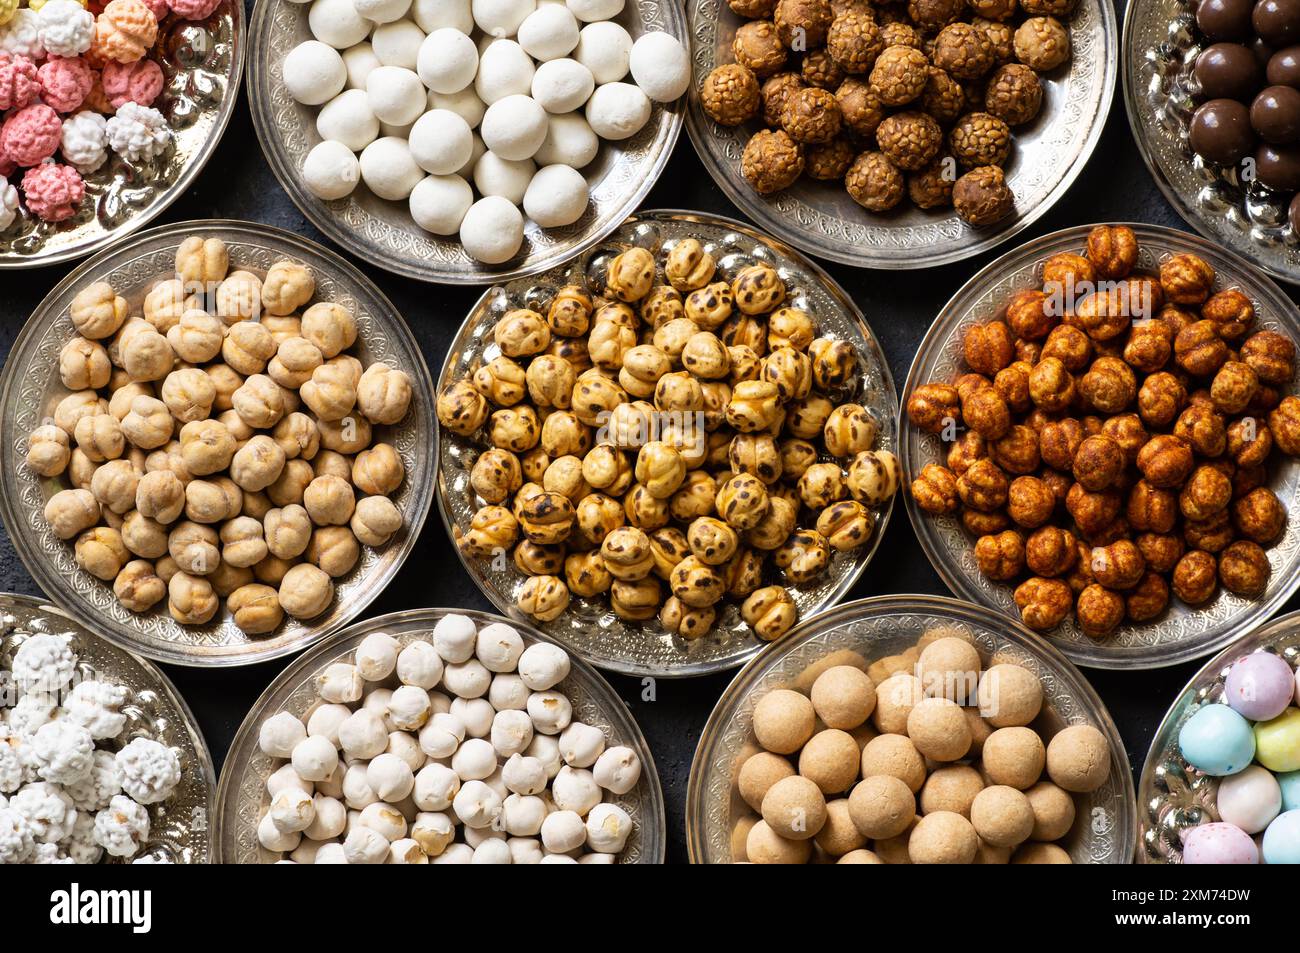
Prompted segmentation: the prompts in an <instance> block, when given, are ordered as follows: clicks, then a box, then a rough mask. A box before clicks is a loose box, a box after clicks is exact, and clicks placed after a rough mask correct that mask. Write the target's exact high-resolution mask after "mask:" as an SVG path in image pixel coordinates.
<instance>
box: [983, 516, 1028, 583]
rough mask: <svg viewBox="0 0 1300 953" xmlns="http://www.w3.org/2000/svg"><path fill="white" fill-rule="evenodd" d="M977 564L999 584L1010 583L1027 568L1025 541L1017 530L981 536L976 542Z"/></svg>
mask: <svg viewBox="0 0 1300 953" xmlns="http://www.w3.org/2000/svg"><path fill="white" fill-rule="evenodd" d="M975 563H976V565H977V566H979V569H980V572H982V573H983V574H984V575H986V576H988V577H989V578H990V579H993V580H995V581H997V582H1010V581H1011V580H1012V579H1014V578H1016V576H1018V575H1020V573H1021V572H1022V571H1023V570H1024V568H1025V541H1024V538H1023V537H1021V535H1020V534H1019V533H1017V532H1016V531H1015V530H1010V529H1009V530H1004V531H1003V532H1001V533H998V534H997V535H996V536H981V537H980V538H979V539H978V540H976V542H975Z"/></svg>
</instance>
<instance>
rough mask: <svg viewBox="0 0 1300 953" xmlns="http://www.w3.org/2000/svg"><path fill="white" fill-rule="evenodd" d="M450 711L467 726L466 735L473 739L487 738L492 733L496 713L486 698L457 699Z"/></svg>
mask: <svg viewBox="0 0 1300 953" xmlns="http://www.w3.org/2000/svg"><path fill="white" fill-rule="evenodd" d="M450 711H451V713H452V714H453V715H455V716H456V717H457V718H459V719H460V720H461V722H462V723H463V724H464V725H465V733H466V734H467V735H469V736H470V737H471V738H486V737H487V736H488V733H489V732H491V731H492V719H493V718H495V717H496V712H495V711H494V710H493V708H492V704H491V702H489V701H488V700H487V699H486V698H457V699H455V700H453V701H452V703H451V709H450Z"/></svg>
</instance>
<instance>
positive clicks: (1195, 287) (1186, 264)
mask: <svg viewBox="0 0 1300 953" xmlns="http://www.w3.org/2000/svg"><path fill="white" fill-rule="evenodd" d="M1213 286H1214V269H1213V268H1212V267H1210V264H1209V262H1207V261H1206V260H1205V259H1203V258H1201V257H1200V256H1199V255H1192V254H1187V253H1184V254H1179V255H1174V256H1173V257H1171V258H1169V259H1167V260H1165V261H1163V262H1161V263H1160V287H1161V288H1162V289H1163V290H1164V293H1165V295H1166V296H1168V298H1169V300H1170V301H1172V302H1173V303H1174V304H1178V305H1185V306H1186V305H1199V304H1201V303H1202V302H1204V301H1205V300H1206V299H1207V298H1209V296H1210V289H1211V288H1212V287H1213Z"/></svg>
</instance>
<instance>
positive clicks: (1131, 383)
mask: <svg viewBox="0 0 1300 953" xmlns="http://www.w3.org/2000/svg"><path fill="white" fill-rule="evenodd" d="M1079 393H1080V394H1082V395H1083V397H1084V399H1085V400H1087V401H1088V402H1089V403H1090V404H1091V405H1092V406H1093V407H1094V408H1095V409H1096V410H1097V411H1099V412H1100V413H1103V414H1118V413H1120V412H1121V411H1123V410H1124V409H1125V408H1127V407H1128V406H1129V404H1131V403H1133V400H1134V398H1135V397H1136V396H1137V378H1136V377H1134V375H1133V371H1132V370H1131V369H1130V368H1129V366H1128V365H1127V364H1125V363H1124V362H1123V361H1121V360H1120V359H1119V358H1115V357H1099V358H1097V360H1095V361H1093V362H1092V366H1091V367H1090V368H1088V372H1087V373H1086V374H1084V375H1083V377H1081V378H1080V379H1079Z"/></svg>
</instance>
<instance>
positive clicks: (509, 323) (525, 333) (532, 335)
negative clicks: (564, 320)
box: [492, 308, 551, 357]
mask: <svg viewBox="0 0 1300 953" xmlns="http://www.w3.org/2000/svg"><path fill="white" fill-rule="evenodd" d="M492 336H493V339H494V340H495V341H496V344H497V347H499V348H501V353H502V354H504V355H505V356H506V357H528V356H531V355H533V354H541V353H542V352H543V351H545V350H546V348H547V346H548V345H549V344H550V343H551V328H550V326H549V325H548V324H547V323H546V319H545V318H543V317H542V316H541V315H540V314H538V313H537V312H536V311H533V310H531V309H529V308H516V309H515V310H513V311H508V312H506V314H505V315H503V316H502V317H501V319H500V320H499V321H497V323H496V326H495V327H494V328H493V331H492Z"/></svg>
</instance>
